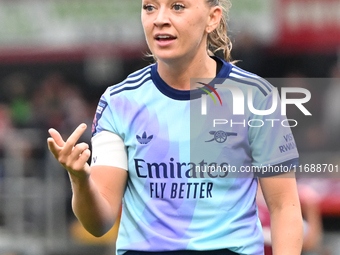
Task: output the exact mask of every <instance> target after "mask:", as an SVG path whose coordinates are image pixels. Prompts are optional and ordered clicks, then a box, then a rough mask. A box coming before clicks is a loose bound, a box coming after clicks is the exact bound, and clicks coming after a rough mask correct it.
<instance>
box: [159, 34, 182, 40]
mask: <svg viewBox="0 0 340 255" xmlns="http://www.w3.org/2000/svg"><path fill="white" fill-rule="evenodd" d="M155 39H156V40H157V41H160V42H162V41H163V42H165V41H171V40H175V39H177V37H175V36H172V35H168V34H158V35H156V36H155Z"/></svg>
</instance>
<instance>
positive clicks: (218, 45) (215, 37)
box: [206, 0, 232, 62]
mask: <svg viewBox="0 0 340 255" xmlns="http://www.w3.org/2000/svg"><path fill="white" fill-rule="evenodd" d="M206 1H207V3H208V4H209V5H210V6H211V7H214V6H219V7H221V8H222V11H223V15H222V19H221V21H220V24H219V25H218V27H217V28H216V29H215V30H214V31H212V32H211V33H209V34H208V42H207V48H208V49H207V50H208V52H209V53H210V54H215V53H216V52H217V51H222V52H223V56H224V59H225V60H226V61H227V62H231V49H232V42H231V40H230V38H229V37H228V34H227V32H228V24H227V20H228V14H229V10H230V7H231V2H230V0H206Z"/></svg>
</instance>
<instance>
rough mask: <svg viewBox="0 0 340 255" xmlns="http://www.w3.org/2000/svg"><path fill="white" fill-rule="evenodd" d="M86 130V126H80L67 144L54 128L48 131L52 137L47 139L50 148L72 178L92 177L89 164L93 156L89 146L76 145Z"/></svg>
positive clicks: (83, 144)
mask: <svg viewBox="0 0 340 255" xmlns="http://www.w3.org/2000/svg"><path fill="white" fill-rule="evenodd" d="M86 128H87V126H86V124H80V125H79V126H78V127H77V128H76V129H75V130H74V132H73V133H72V134H71V135H70V137H69V138H68V139H67V140H66V142H64V140H63V138H62V137H61V135H60V134H59V132H58V131H57V130H55V129H53V128H51V129H49V130H48V132H49V133H50V135H51V137H49V138H48V139H47V144H48V148H49V150H50V151H51V152H52V154H53V155H54V157H55V158H56V159H57V160H58V161H59V163H60V164H61V165H62V166H63V167H64V168H65V169H66V170H67V171H68V172H69V174H70V175H71V176H70V177H77V178H87V177H88V176H89V175H90V166H89V165H88V163H87V161H88V159H89V157H90V156H91V151H90V150H89V145H88V144H86V143H79V144H76V143H77V141H78V140H79V138H80V136H81V135H82V134H83V133H84V131H85V130H86Z"/></svg>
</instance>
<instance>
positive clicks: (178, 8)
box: [172, 3, 185, 11]
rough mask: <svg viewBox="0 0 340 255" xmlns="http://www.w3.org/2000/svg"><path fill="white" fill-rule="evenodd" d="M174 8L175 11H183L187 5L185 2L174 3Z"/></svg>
mask: <svg viewBox="0 0 340 255" xmlns="http://www.w3.org/2000/svg"><path fill="white" fill-rule="evenodd" d="M172 8H173V9H174V10H175V11H181V10H183V9H184V8H185V6H184V5H183V4H178V3H177V4H174V5H173V6H172Z"/></svg>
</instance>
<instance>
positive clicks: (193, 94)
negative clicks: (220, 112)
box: [151, 56, 232, 101]
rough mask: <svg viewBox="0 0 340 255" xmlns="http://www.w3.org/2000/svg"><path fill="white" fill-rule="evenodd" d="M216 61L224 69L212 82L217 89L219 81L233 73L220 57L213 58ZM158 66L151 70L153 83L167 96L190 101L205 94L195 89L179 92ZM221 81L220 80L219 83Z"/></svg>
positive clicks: (155, 65) (229, 65) (211, 84)
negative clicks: (167, 80) (163, 77)
mask: <svg viewBox="0 0 340 255" xmlns="http://www.w3.org/2000/svg"><path fill="white" fill-rule="evenodd" d="M212 58H213V59H214V60H215V61H219V62H222V64H223V65H222V68H221V70H220V71H219V72H218V74H217V75H216V77H215V78H214V80H212V81H211V82H210V83H209V85H210V86H212V87H213V88H214V87H215V84H216V81H217V79H222V78H223V79H227V78H228V77H229V74H230V71H231V68H232V67H231V64H230V63H228V62H226V61H224V60H222V59H220V58H218V57H215V56H214V57H212ZM157 68H158V64H157V63H156V64H154V65H153V66H152V68H151V78H152V81H153V83H154V84H155V85H156V87H157V88H158V90H159V91H160V92H161V93H163V94H164V95H165V96H167V97H169V98H172V99H175V100H182V101H184V100H190V99H197V98H200V97H201V95H202V93H204V92H203V91H202V90H200V89H195V90H178V89H174V88H172V87H170V86H169V85H168V84H167V83H166V82H165V81H164V80H163V79H162V78H161V77H160V76H159V73H158V71H157ZM220 82H221V81H220V80H219V83H220Z"/></svg>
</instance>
